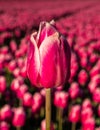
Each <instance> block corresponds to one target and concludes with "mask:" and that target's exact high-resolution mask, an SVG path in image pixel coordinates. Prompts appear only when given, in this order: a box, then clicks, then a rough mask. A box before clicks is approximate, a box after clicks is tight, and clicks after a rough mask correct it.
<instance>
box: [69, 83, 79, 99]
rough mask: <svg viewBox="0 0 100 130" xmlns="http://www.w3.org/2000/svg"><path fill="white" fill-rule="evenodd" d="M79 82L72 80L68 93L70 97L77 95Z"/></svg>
mask: <svg viewBox="0 0 100 130" xmlns="http://www.w3.org/2000/svg"><path fill="white" fill-rule="evenodd" d="M79 92H80V89H79V84H78V83H77V82H73V83H72V84H71V86H70V88H69V95H70V97H71V98H72V99H76V98H77V97H78V96H79Z"/></svg>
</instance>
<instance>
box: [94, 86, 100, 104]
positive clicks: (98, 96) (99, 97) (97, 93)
mask: <svg viewBox="0 0 100 130" xmlns="http://www.w3.org/2000/svg"><path fill="white" fill-rule="evenodd" d="M93 100H94V101H95V102H97V103H100V88H96V89H95V90H94V92H93Z"/></svg>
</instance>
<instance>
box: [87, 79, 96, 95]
mask: <svg viewBox="0 0 100 130" xmlns="http://www.w3.org/2000/svg"><path fill="white" fill-rule="evenodd" d="M96 87H97V83H96V82H94V81H92V80H91V81H90V82H89V84H88V89H89V91H90V92H91V93H94V91H95V89H96Z"/></svg>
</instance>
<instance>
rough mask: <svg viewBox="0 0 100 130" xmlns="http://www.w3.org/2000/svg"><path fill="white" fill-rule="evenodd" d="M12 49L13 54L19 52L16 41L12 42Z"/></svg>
mask: <svg viewBox="0 0 100 130" xmlns="http://www.w3.org/2000/svg"><path fill="white" fill-rule="evenodd" d="M10 48H11V50H12V52H14V51H16V50H17V43H16V42H15V41H14V40H12V41H11V42H10Z"/></svg>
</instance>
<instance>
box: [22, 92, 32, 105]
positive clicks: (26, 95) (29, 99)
mask: <svg viewBox="0 0 100 130" xmlns="http://www.w3.org/2000/svg"><path fill="white" fill-rule="evenodd" d="M22 101H23V104H24V106H27V107H31V105H32V101H33V97H32V95H31V93H29V92H26V93H24V96H23V99H22Z"/></svg>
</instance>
